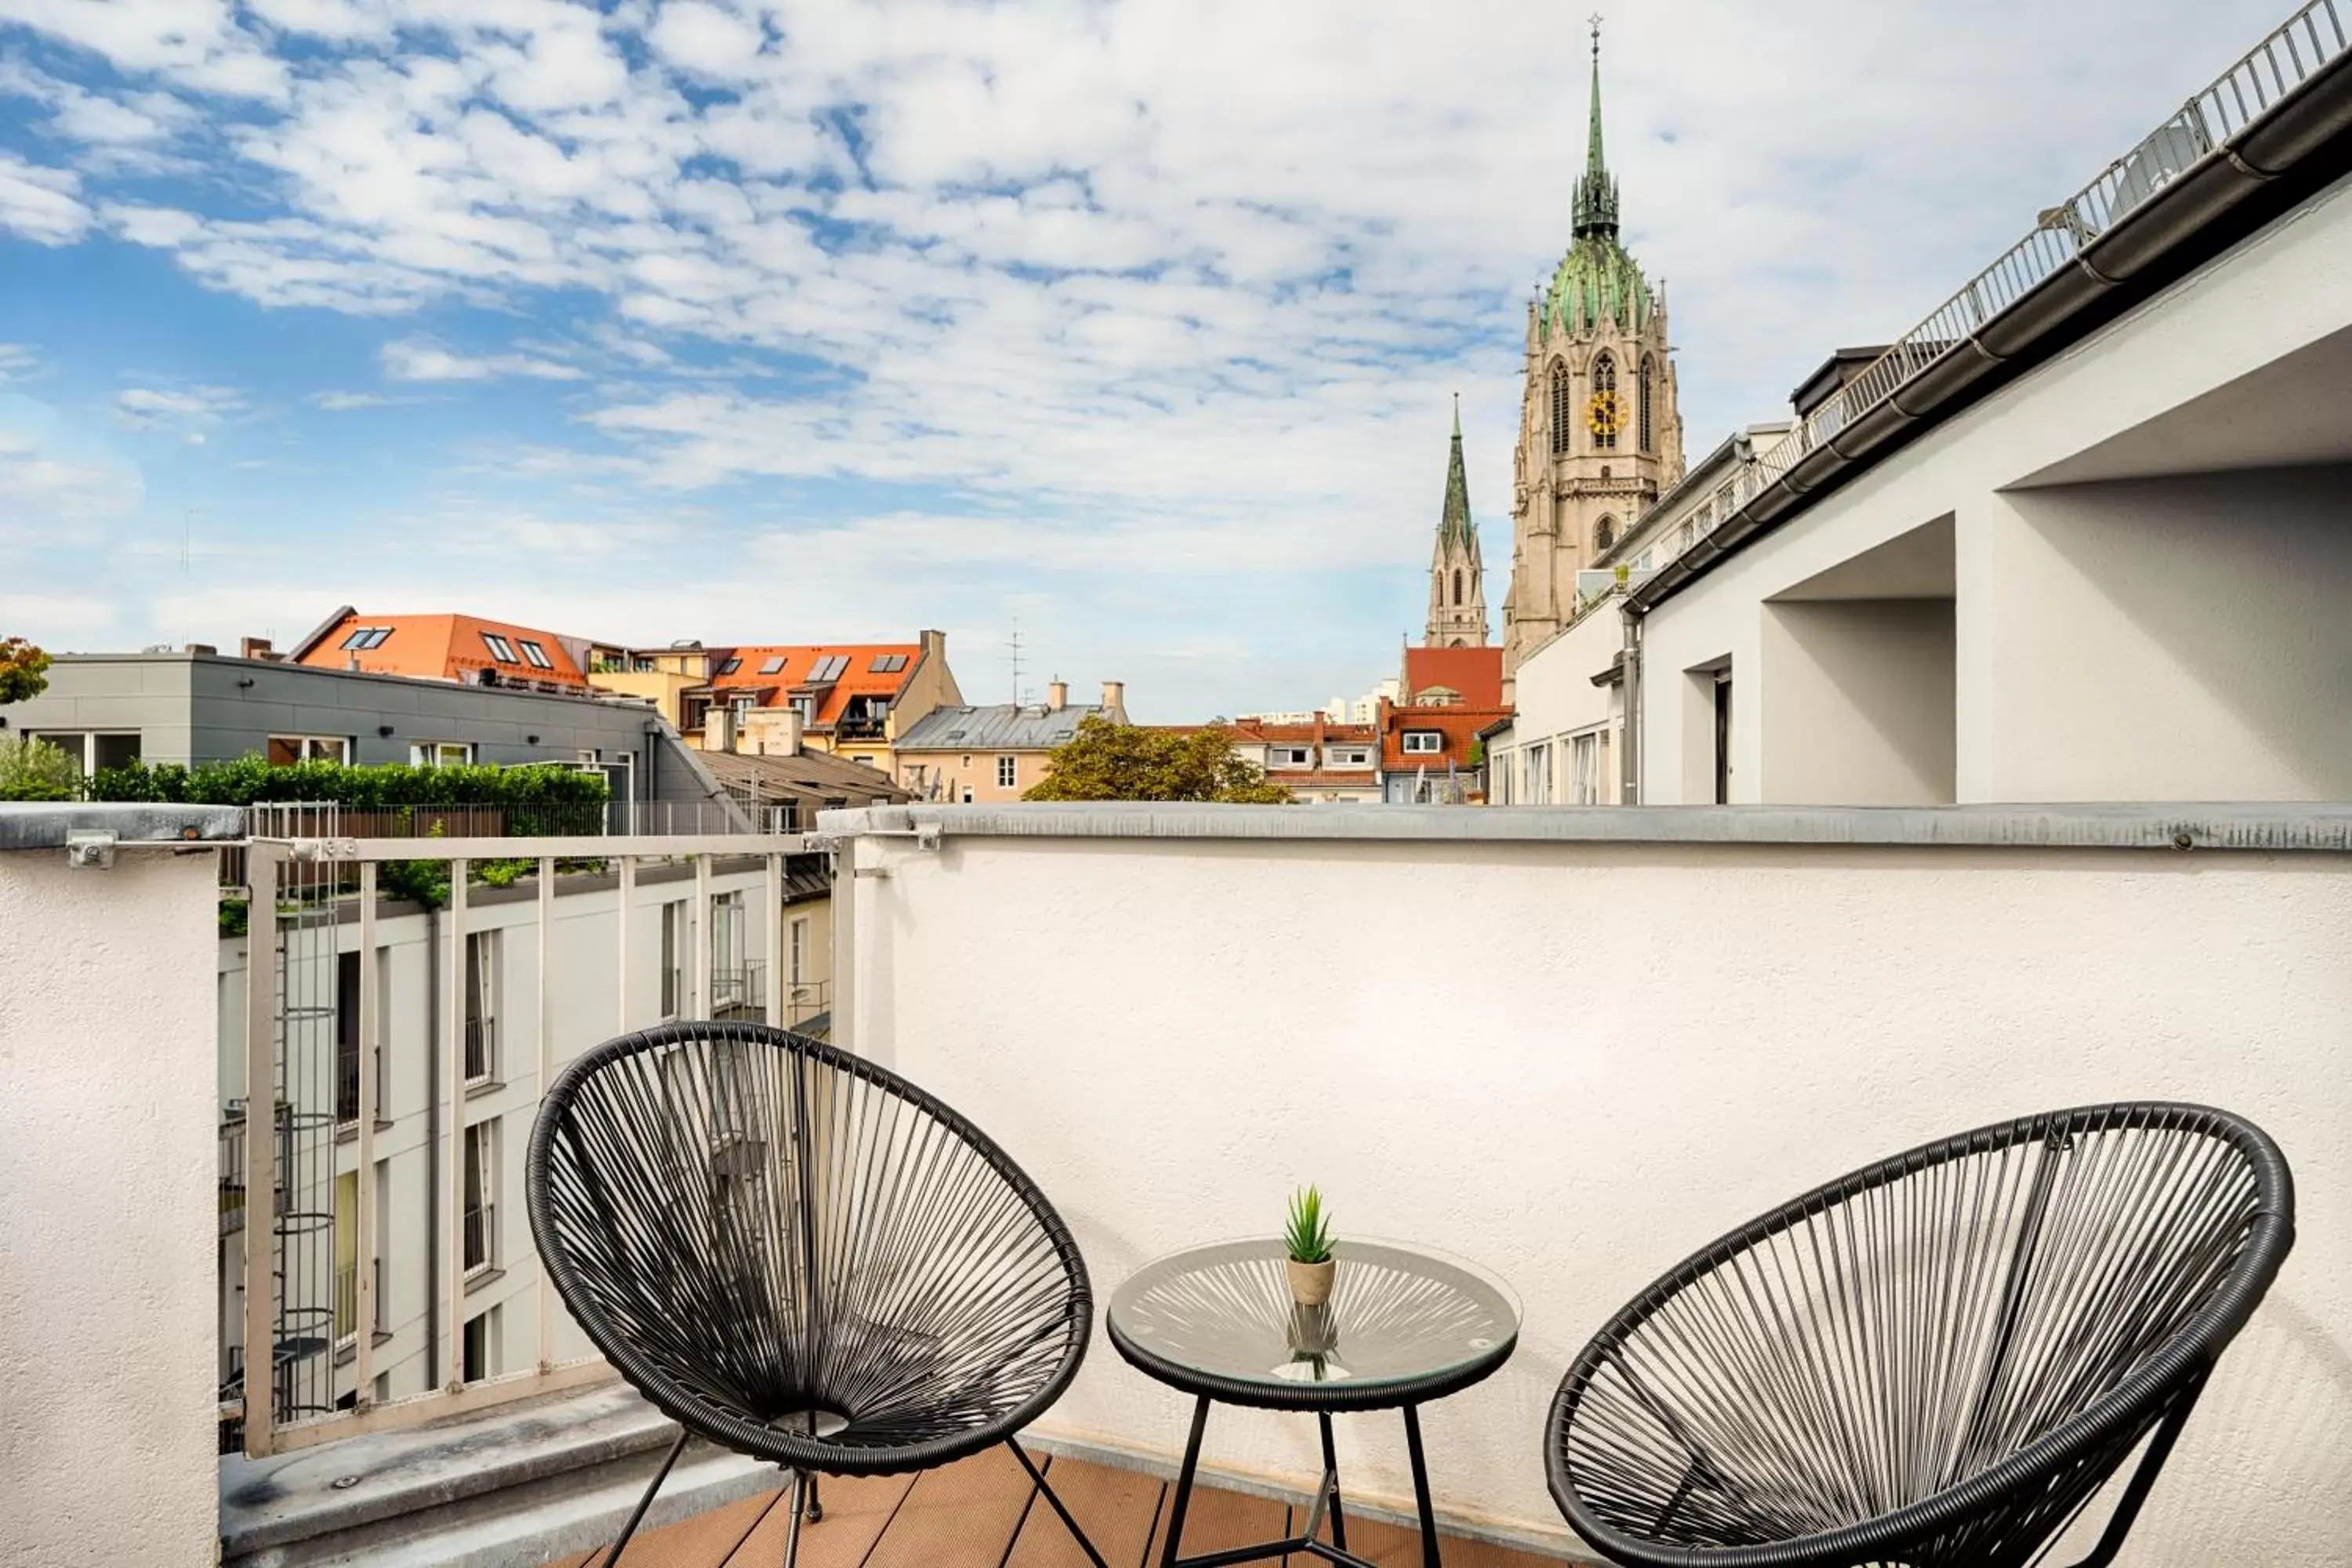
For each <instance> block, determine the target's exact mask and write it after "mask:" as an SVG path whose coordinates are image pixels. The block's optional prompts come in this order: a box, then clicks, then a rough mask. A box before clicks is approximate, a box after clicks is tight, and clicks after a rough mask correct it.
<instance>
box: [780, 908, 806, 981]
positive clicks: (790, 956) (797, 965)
mask: <svg viewBox="0 0 2352 1568" xmlns="http://www.w3.org/2000/svg"><path fill="white" fill-rule="evenodd" d="M788 929H789V931H791V940H790V942H789V943H788V944H787V946H786V948H785V952H784V962H785V963H788V964H790V965H791V966H792V968H791V970H790V973H791V974H792V977H793V984H795V985H805V984H808V978H809V918H808V916H806V915H794V916H793V923H792V925H791V926H790V927H789V928H788Z"/></svg>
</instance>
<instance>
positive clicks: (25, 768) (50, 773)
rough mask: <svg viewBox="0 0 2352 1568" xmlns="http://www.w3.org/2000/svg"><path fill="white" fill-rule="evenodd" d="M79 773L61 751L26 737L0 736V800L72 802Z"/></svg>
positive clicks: (77, 791) (77, 794)
mask: <svg viewBox="0 0 2352 1568" xmlns="http://www.w3.org/2000/svg"><path fill="white" fill-rule="evenodd" d="M80 795H81V769H80V767H79V765H77V764H76V763H75V762H74V760H73V758H71V757H69V756H68V755H67V754H66V753H65V752H64V751H63V750H61V749H60V748H58V747H56V746H52V745H50V744H49V743H48V742H47V741H37V740H35V739H33V737H31V736H30V735H5V734H0V800H75V799H79V797H80Z"/></svg>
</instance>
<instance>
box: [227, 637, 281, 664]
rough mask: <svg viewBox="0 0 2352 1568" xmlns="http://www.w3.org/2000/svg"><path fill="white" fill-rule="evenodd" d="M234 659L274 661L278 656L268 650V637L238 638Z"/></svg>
mask: <svg viewBox="0 0 2352 1568" xmlns="http://www.w3.org/2000/svg"><path fill="white" fill-rule="evenodd" d="M236 657H237V658H261V659H269V660H273V661H274V660H276V658H278V655H277V653H276V652H274V651H273V650H272V649H271V648H270V646H269V639H268V637H239V638H238V639H237V644H236Z"/></svg>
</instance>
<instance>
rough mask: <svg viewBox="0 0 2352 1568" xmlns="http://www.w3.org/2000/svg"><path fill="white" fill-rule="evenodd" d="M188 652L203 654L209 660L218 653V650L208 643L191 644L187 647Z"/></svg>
mask: <svg viewBox="0 0 2352 1568" xmlns="http://www.w3.org/2000/svg"><path fill="white" fill-rule="evenodd" d="M188 651H189V652H190V653H194V654H203V655H205V656H206V657H207V658H209V657H210V656H212V655H214V654H216V653H218V652H220V649H218V648H216V647H214V646H213V645H212V644H210V643H208V642H192V643H190V644H189V645H188Z"/></svg>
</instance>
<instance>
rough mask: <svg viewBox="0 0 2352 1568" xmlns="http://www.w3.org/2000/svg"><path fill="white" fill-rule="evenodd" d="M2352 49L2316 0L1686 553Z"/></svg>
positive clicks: (1809, 422)
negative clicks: (2165, 187) (2125, 218)
mask: <svg viewBox="0 0 2352 1568" xmlns="http://www.w3.org/2000/svg"><path fill="white" fill-rule="evenodd" d="M2347 49H2352V7H2347V5H2345V0H2311V3H2310V4H2309V5H2305V6H2304V7H2303V8H2302V9H2300V10H2298V11H2297V12H2295V14H2294V16H2290V17H2288V18H2287V20H2286V21H2285V22H2284V23H2282V24H2281V25H2280V26H2278V27H2277V28H2276V29H2274V30H2273V32H2272V33H2271V34H2270V36H2269V37H2266V38H2264V39H2263V41H2262V42H2261V43H2259V44H2257V45H2256V46H2254V47H2253V48H2252V49H2251V50H2249V51H2248V52H2247V54H2246V56H2245V57H2244V58H2242V59H2241V60H2239V61H2238V63H2237V64H2235V65H2233V66H2231V68H2229V69H2228V70H2226V71H2224V72H2222V73H2221V76H2219V77H2218V78H2216V79H2214V80H2213V81H2212V82H2211V83H2210V85H2208V86H2207V87H2205V88H2204V89H2201V90H2200V91H2199V92H2198V93H2196V94H2195V95H2194V96H2192V97H2191V98H2190V99H2189V101H2188V102H2187V103H2186V104H2184V105H2182V106H2181V108H2180V110H2179V112H2178V113H2176V114H2174V115H2173V116H2172V117H2171V118H2169V119H2168V120H2167V121H2164V123H2163V124H2161V125H2159V126H2158V127H2157V128H2156V129H2155V130H2154V131H2151V132H2148V133H2147V135H2146V136H2145V137H2143V138H2141V139H2140V141H2139V142H2138V143H2137V145H2136V146H2134V147H2133V148H2132V149H2131V150H2130V151H2129V152H2127V153H2125V154H2124V155H2123V156H2122V157H2120V158H2117V159H2116V161H2115V162H2114V163H2109V164H2108V165H2107V166H2106V167H2105V169H2103V170H2102V171H2100V173H2099V174H2098V176H2097V177H2096V178H2095V179H2094V180H2092V181H2091V182H2090V183H2089V184H2086V185H2084V187H2083V188H2082V189H2081V190H2079V191H2077V192H2075V193H2074V195H2071V196H2069V197H2067V198H2066V200H2064V201H2063V202H2061V203H2060V204H2059V205H2056V206H2053V207H2052V208H2050V209H2049V210H2048V211H2046V212H2044V213H2043V214H2042V216H2041V221H2040V222H2039V223H2038V224H2037V225H2036V226H2035V227H2034V229H2033V231H2032V233H2031V234H2028V235H2027V236H2026V237H2024V238H2022V239H2021V240H2019V241H2018V242H2017V243H2016V244H2014V245H2012V246H2011V247H2009V248H2008V249H2007V250H2006V251H2003V252H2002V253H2001V254H2000V257H1998V258H1995V259H1994V261H1993V262H1992V264H1991V265H1990V266H1988V267H1987V268H1984V270H1982V271H1981V272H1979V273H1978V274H1977V275H1976V276H1975V277H1973V278H1971V279H1969V280H1968V282H1967V283H1965V284H1964V285H1962V286H1961V287H1960V289H1958V291H1957V292H1955V293H1954V294H1953V295H1952V296H1951V298H1949V299H1948V300H1945V301H1944V303H1943V304H1941V305H1939V306H1937V308H1936V309H1935V310H1933V311H1931V312H1929V314H1928V315H1927V319H1926V320H1925V321H1921V322H1919V324H1918V325H1916V326H1915V327H1913V328H1912V329H1911V330H1910V331H1907V332H1905V333H1904V334H1903V335H1902V336H1901V337H1900V338H1897V339H1896V340H1895V342H1894V343H1892V344H1891V345H1889V346H1888V348H1887V350H1886V352H1885V353H1883V354H1881V355H1880V356H1879V357H1878V358H1877V359H1876V360H1874V361H1873V362H1872V363H1870V364H1869V365H1868V366H1866V367H1865V368H1864V369H1863V370H1862V371H1861V372H1859V373H1858V374H1855V375H1854V376H1853V379H1852V380H1850V381H1848V382H1847V383H1846V384H1844V385H1843V386H1842V387H1840V388H1839V389H1838V390H1837V391H1836V392H1834V393H1832V394H1831V395H1829V397H1828V398H1827V399H1825V400H1824V401H1823V402H1822V403H1821V404H1820V405H1818V406H1816V407H1815V408H1813V409H1812V410H1811V412H1810V413H1808V414H1807V415H1806V416H1804V417H1803V418H1801V419H1800V420H1798V421H1797V422H1796V424H1795V425H1794V426H1791V427H1790V430H1789V432H1788V434H1787V435H1785V436H1783V437H1780V439H1779V440H1778V441H1776V442H1774V443H1773V444H1772V445H1771V446H1769V447H1764V448H1762V449H1760V450H1759V451H1758V452H1757V453H1756V454H1755V455H1754V456H1753V457H1752V458H1748V459H1747V460H1746V461H1744V462H1742V463H1740V464H1739V465H1738V467H1737V468H1734V469H1733V470H1732V472H1731V474H1730V475H1729V476H1728V477H1727V478H1726V479H1724V481H1723V482H1722V483H1721V484H1720V485H1718V486H1717V488H1716V489H1715V490H1714V492H1713V493H1712V494H1711V495H1709V496H1708V498H1707V499H1706V501H1704V502H1703V503H1701V505H1700V506H1699V508H1698V509H1697V510H1696V512H1694V513H1693V515H1692V518H1691V522H1692V524H1693V525H1694V526H1693V527H1692V528H1691V529H1690V530H1689V532H1688V536H1687V537H1686V538H1685V539H1684V541H1683V543H1682V549H1687V548H1688V547H1689V546H1691V545H1694V544H1696V542H1698V541H1699V540H1702V539H1706V538H1707V537H1709V536H1710V535H1712V534H1713V533H1714V532H1715V531H1716V530H1717V529H1718V528H1720V527H1721V526H1722V525H1723V524H1724V523H1725V522H1727V521H1729V520H1730V519H1731V518H1733V517H1736V516H1738V513H1739V511H1740V509H1741V508H1743V507H1745V506H1746V505H1747V504H1748V502H1749V501H1751V500H1754V499H1755V498H1756V497H1757V496H1758V495H1759V493H1760V492H1761V491H1763V490H1764V489H1765V488H1766V487H1767V486H1769V485H1770V484H1772V483H1773V482H1774V481H1776V480H1778V479H1780V477H1781V476H1783V475H1784V474H1786V473H1788V472H1789V470H1790V469H1791V468H1795V467H1796V466H1797V464H1798V463H1799V462H1801V460H1802V459H1803V458H1805V457H1806V455H1807V454H1809V453H1811V452H1812V451H1813V450H1814V449H1815V448H1817V447H1820V446H1822V444H1823V443H1824V442H1826V441H1828V440H1829V439H1830V438H1831V437H1832V436H1834V435H1835V434H1836V433H1837V432H1838V431H1840V430H1843V429H1844V428H1845V427H1846V426H1850V425H1852V424H1853V423H1855V422H1856V421H1857V420H1859V419H1860V418H1861V417H1862V416H1863V415H1864V414H1865V413H1867V412H1869V411H1870V410H1871V409H1873V408H1875V407H1876V406H1877V405H1880V404H1881V403H1884V402H1885V401H1886V400H1887V399H1888V398H1890V397H1893V396H1894V395H1895V394H1896V393H1898V392H1901V391H1902V390H1903V389H1904V388H1905V387H1906V386H1909V385H1911V384H1914V383H1916V382H1917V381H1918V380H1919V379H1920V378H1921V377H1922V376H1924V375H1925V374H1927V372H1928V371H1929V370H1930V369H1931V368H1933V367H1934V366H1935V365H1937V363H1938V362H1940V361H1941V360H1942V359H1943V357H1944V356H1945V355H1946V354H1947V353H1956V352H1967V351H1968V350H1969V345H1970V344H1972V343H1973V342H1974V341H1975V339H1976V336H1977V335H1978V334H1979V333H1980V332H1981V331H1983V330H1984V329H1985V327H1986V326H1987V325H1988V324H1989V323H1990V322H1991V321H1993V320H1994V319H1995V318H1997V317H1999V316H2000V314H2001V313H2002V312H2003V311H2005V310H2008V309H2009V308H2010V307H2011V306H2012V305H2014V304H2016V303H2017V302H2018V301H2019V300H2022V299H2024V298H2025V296H2026V295H2028V294H2030V293H2032V291H2033V290H2034V289H2038V288H2040V287H2041V286H2042V284H2043V283H2045V282H2047V281H2048V280H2049V279H2051V278H2053V276H2055V275H2056V274H2057V273H2058V272H2059V271H2060V270H2061V269H2062V268H2065V267H2067V266H2069V265H2071V264H2073V263H2074V260H2075V258H2077V257H2078V256H2080V255H2081V254H2082V253H2083V252H2084V250H2085V249H2087V248H2088V247H2090V245H2091V244H2092V242H2093V241H2095V240H2096V239H2097V238H2098V237H2100V236H2101V235H2103V234H2105V233H2106V232H2107V231H2108V230H2109V229H2111V228H2113V227H2114V226H2116V223H2117V222H2118V221H2120V220H2121V219H2122V218H2124V217H2125V216H2127V215H2128V214H2130V213H2131V212H2132V210H2133V209H2134V208H2136V207H2137V206H2139V205H2141V204H2142V203H2144V202H2146V201H2147V200H2148V199H2149V198H2150V197H2152V196H2154V195H2156V194H2157V192H2158V191H2159V190H2161V189H2163V188H2164V186H2165V185H2167V184H2169V183H2171V181H2172V180H2174V179H2175V178H2177V177H2179V175H2180V174H2183V173H2185V172H2186V171H2187V170H2188V169H2189V167H2190V166H2191V165H2192V164H2194V163H2197V162H2198V161H2199V160H2200V159H2202V158H2203V157H2205V156H2206V155H2207V154H2208V153H2211V152H2212V151H2213V150H2214V149H2215V148H2217V147H2220V146H2221V144H2222V143H2223V142H2227V141H2228V140H2229V139H2230V138H2231V137H2232V136H2234V135H2236V134H2237V133H2238V132H2241V131H2242V130H2244V129H2245V128H2246V127H2247V126H2249V125H2251V124H2252V122H2253V121H2256V120H2258V119H2260V118H2261V117H2262V116H2263V114H2264V113H2266V112H2268V111H2269V110H2271V109H2273V108H2274V107H2275V106H2276V105H2277V104H2278V103H2279V101H2280V100H2282V99H2284V98H2285V97H2286V96H2287V95H2288V94H2289V93H2291V92H2293V91H2294V89H2296V88H2298V87H2300V86H2301V85H2302V84H2303V83H2305V81H2308V80H2310V79H2312V78H2313V77H2315V76H2316V75H2317V74H2318V73H2319V72H2320V71H2321V70H2322V69H2324V68H2326V67H2327V66H2329V65H2331V64H2332V63H2333V62H2334V61H2335V60H2336V58H2337V57H2339V56H2341V55H2343V54H2345V53H2346V52H2347ZM1675 553H1677V554H1679V553H1681V550H1677V551H1676V552H1675Z"/></svg>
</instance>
